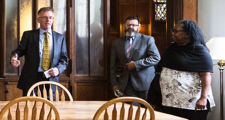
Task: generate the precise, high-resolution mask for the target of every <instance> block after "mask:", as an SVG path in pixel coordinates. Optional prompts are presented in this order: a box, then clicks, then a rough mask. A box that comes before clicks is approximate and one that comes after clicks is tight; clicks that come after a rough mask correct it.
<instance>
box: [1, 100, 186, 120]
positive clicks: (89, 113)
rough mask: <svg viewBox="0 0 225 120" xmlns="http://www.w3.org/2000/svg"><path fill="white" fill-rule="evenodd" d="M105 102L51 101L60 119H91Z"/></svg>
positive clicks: (165, 119) (161, 118)
mask: <svg viewBox="0 0 225 120" xmlns="http://www.w3.org/2000/svg"><path fill="white" fill-rule="evenodd" d="M8 102H9V101H0V110H1V109H2V108H3V107H4V106H5V105H6V104H7V103H8ZM106 102H107V101H60V102H53V103H54V105H55V106H56V108H57V109H58V111H59V114H60V118H61V120H92V118H93V116H94V114H95V112H96V111H97V110H98V108H99V107H101V106H102V105H103V104H104V103H106ZM14 107H15V109H14ZM112 108H113V106H112V107H110V108H108V109H107V110H108V113H109V118H110V119H111V116H110V113H111V112H110V111H111V110H112ZM128 108H129V107H128V105H127V106H125V109H126V111H127V109H128ZM21 109H22V108H21ZM117 109H118V110H119V109H120V105H117ZM15 110H16V106H13V109H12V108H11V112H14V111H15ZM135 111H136V109H135V108H134V112H135ZM6 115H7V114H5V116H4V119H3V120H6ZM13 115H14V114H13ZM102 116H103V115H101V116H100V120H103V119H102V118H103V117H102ZM148 116H149V115H148ZM155 117H156V120H187V119H184V118H180V117H177V116H173V115H169V114H165V113H162V112H158V111H155ZM117 118H118V117H117ZM133 119H134V118H133ZM147 119H149V117H147Z"/></svg>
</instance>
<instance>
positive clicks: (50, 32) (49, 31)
mask: <svg viewBox="0 0 225 120" xmlns="http://www.w3.org/2000/svg"><path fill="white" fill-rule="evenodd" d="M45 32H48V33H49V34H50V35H51V34H52V29H50V30H48V31H45V30H43V29H41V28H40V34H44V33H45Z"/></svg>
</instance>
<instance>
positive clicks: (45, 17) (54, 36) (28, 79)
mask: <svg viewBox="0 0 225 120" xmlns="http://www.w3.org/2000/svg"><path fill="white" fill-rule="evenodd" d="M53 18H54V14H53V9H52V8H50V7H43V8H41V9H40V10H39V11H38V18H37V21H38V23H39V24H40V28H39V29H37V30H31V31H26V32H24V33H23V36H22V40H21V41H20V44H19V46H18V48H17V49H16V50H14V51H12V54H11V56H12V58H11V64H12V66H14V67H18V66H19V65H20V60H19V57H22V56H23V55H25V63H24V66H23V69H22V72H21V76H20V79H19V82H18V85H17V87H18V88H19V89H22V90H23V96H26V95H27V92H28V90H29V88H30V87H31V86H32V85H33V84H35V83H36V82H39V81H55V82H59V75H60V74H61V73H62V72H63V71H64V70H65V69H66V67H67V64H68V57H67V49H66V40H65V37H64V36H63V35H62V34H60V33H57V32H55V31H53V30H52V29H51V27H52V23H53ZM49 69H50V70H49ZM47 70H49V71H48V72H47V73H48V75H49V76H50V77H49V78H48V77H46V75H45V74H44V72H45V71H47Z"/></svg>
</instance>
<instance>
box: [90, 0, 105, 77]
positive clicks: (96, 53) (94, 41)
mask: <svg viewBox="0 0 225 120" xmlns="http://www.w3.org/2000/svg"><path fill="white" fill-rule="evenodd" d="M102 3H104V1H103V0H90V61H91V62H90V76H103V75H104V36H103V8H104V7H103V4H102Z"/></svg>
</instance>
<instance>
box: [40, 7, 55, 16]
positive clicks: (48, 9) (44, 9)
mask: <svg viewBox="0 0 225 120" xmlns="http://www.w3.org/2000/svg"><path fill="white" fill-rule="evenodd" d="M42 11H52V12H54V10H53V9H52V8H51V7H43V8H40V9H39V10H38V15H39V14H40V13H41V12H42Z"/></svg>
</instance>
